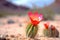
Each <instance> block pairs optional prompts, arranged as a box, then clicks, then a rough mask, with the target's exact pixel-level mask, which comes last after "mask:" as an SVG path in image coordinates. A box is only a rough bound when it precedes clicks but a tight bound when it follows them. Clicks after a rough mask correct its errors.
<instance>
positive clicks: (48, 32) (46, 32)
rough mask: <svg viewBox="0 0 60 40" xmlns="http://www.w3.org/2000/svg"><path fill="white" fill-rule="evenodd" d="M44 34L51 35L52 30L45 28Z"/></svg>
mask: <svg viewBox="0 0 60 40" xmlns="http://www.w3.org/2000/svg"><path fill="white" fill-rule="evenodd" d="M43 34H44V36H46V37H51V32H50V31H49V30H48V29H44V30H43Z"/></svg>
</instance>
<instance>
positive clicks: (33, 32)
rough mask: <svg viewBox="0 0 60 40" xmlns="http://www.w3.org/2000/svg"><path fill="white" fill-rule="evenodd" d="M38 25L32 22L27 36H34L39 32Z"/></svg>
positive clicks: (28, 27) (27, 30)
mask: <svg viewBox="0 0 60 40" xmlns="http://www.w3.org/2000/svg"><path fill="white" fill-rule="evenodd" d="M37 31H38V27H37V26H34V25H32V24H29V25H28V26H27V29H26V35H27V37H30V38H34V37H35V36H36V34H37Z"/></svg>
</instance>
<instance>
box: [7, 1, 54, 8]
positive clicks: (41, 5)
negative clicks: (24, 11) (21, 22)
mask: <svg viewBox="0 0 60 40" xmlns="http://www.w3.org/2000/svg"><path fill="white" fill-rule="evenodd" d="M7 1H9V2H11V3H13V4H15V5H17V6H20V5H24V6H28V7H30V8H32V7H33V5H32V3H33V4H34V5H36V6H38V7H44V6H49V5H50V4H52V3H54V1H55V0H7Z"/></svg>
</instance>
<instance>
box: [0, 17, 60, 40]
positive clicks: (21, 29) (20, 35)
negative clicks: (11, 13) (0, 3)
mask: <svg viewBox="0 0 60 40" xmlns="http://www.w3.org/2000/svg"><path fill="white" fill-rule="evenodd" d="M8 19H12V20H14V21H15V23H13V24H8V23H7V21H8ZM0 22H3V23H4V24H0V37H2V36H1V35H9V37H7V38H9V39H10V40H14V38H11V37H10V36H11V35H14V36H16V37H15V40H29V39H28V38H26V33H25V30H26V26H27V23H28V20H27V18H26V17H7V18H2V19H0ZM45 22H50V24H53V25H55V26H56V28H57V30H59V33H60V25H59V24H60V21H42V22H40V24H39V30H38V33H37V35H36V37H35V39H34V40H60V35H59V38H48V37H43V33H42V31H43V28H44V26H43V23H45ZM31 40H33V39H31Z"/></svg>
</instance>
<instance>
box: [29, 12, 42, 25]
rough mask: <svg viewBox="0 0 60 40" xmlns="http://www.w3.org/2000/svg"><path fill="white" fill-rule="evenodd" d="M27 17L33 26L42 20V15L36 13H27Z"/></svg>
mask: <svg viewBox="0 0 60 40" xmlns="http://www.w3.org/2000/svg"><path fill="white" fill-rule="evenodd" d="M28 15H29V17H30V20H31V22H32V24H33V25H37V24H39V22H40V21H41V20H42V19H43V15H42V14H38V12H35V13H34V14H33V13H32V12H29V13H28Z"/></svg>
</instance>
